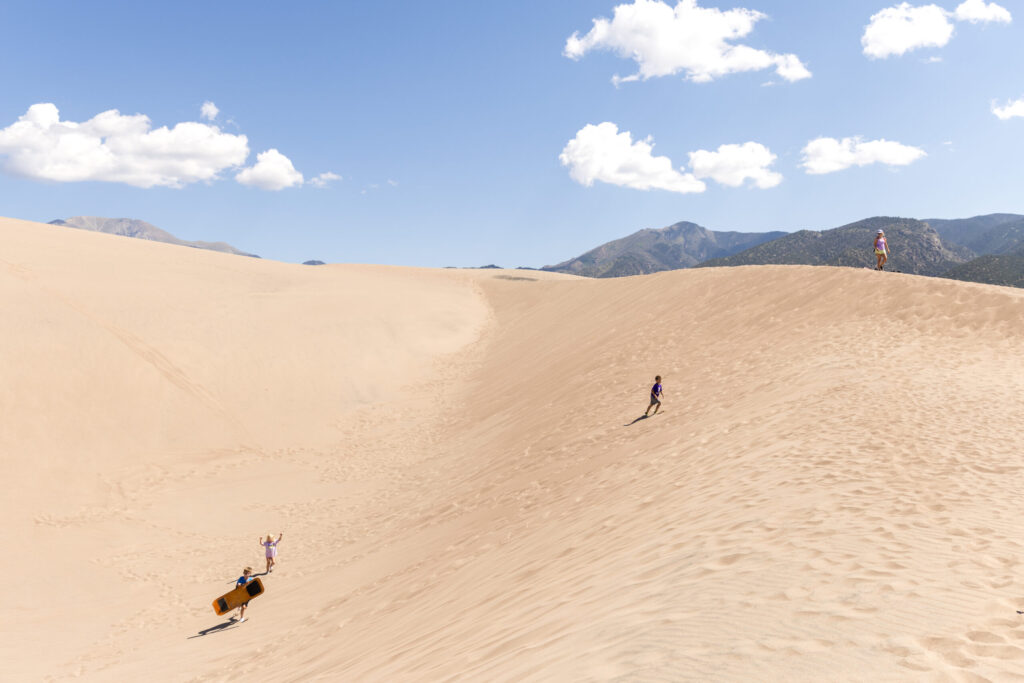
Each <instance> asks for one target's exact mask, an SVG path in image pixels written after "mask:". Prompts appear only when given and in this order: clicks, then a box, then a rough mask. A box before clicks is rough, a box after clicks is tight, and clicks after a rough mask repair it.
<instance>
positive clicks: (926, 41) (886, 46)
mask: <svg viewBox="0 0 1024 683" xmlns="http://www.w3.org/2000/svg"><path fill="white" fill-rule="evenodd" d="M948 14H949V13H948V12H946V10H944V9H942V8H941V7H939V6H938V5H923V6H921V7H912V6H911V5H910V4H909V3H906V2H904V3H901V4H900V5H898V6H896V7H887V8H886V9H883V10H882V11H881V12H878V13H877V14H873V15H872V16H871V22H870V23H869V24H868V26H867V28H865V29H864V35H863V36H861V39H860V44H861V45H862V46H863V47H864V54H866V55H867V56H868V57H874V58H876V59H880V58H885V57H891V56H892V55H902V54H904V53H905V52H909V51H910V50H916V49H917V48H921V47H942V46H943V45H945V44H946V43H948V42H949V39H950V38H952V37H953V24H952V22H950V21H949V17H948Z"/></svg>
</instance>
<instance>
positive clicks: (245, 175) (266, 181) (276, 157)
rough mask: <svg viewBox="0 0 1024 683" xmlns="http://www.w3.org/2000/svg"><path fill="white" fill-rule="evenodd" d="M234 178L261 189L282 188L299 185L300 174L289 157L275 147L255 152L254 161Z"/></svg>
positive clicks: (243, 183) (300, 180) (300, 182)
mask: <svg viewBox="0 0 1024 683" xmlns="http://www.w3.org/2000/svg"><path fill="white" fill-rule="evenodd" d="M235 180H237V181H238V182H240V183H241V184H242V185H250V186H252V187H258V188H259V189H261V190H283V189H285V188H286V187H295V186H296V185H301V184H302V174H301V173H299V172H298V171H296V170H295V166H293V165H292V160H291V159H289V158H288V157H286V156H285V155H283V154H281V153H280V152H278V151H277V150H276V149H268V150H267V151H266V152H260V153H259V154H257V155H256V163H255V164H253V165H252V166H250V167H249V168H244V169H242V170H241V172H239V173H238V175H236V176H235Z"/></svg>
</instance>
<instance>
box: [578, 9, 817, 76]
mask: <svg viewBox="0 0 1024 683" xmlns="http://www.w3.org/2000/svg"><path fill="white" fill-rule="evenodd" d="M763 18H765V15H764V14H762V13H760V12H757V11H755V10H749V9H731V10H727V11H722V10H719V9H717V8H714V7H701V6H700V5H698V4H697V0H679V2H678V3H677V4H676V6H675V7H674V8H673V7H672V6H670V5H668V4H666V3H665V2H662V1H661V0H634V2H633V4H631V5H625V4H624V5H618V6H617V7H615V10H614V15H613V17H612V19H611V20H609V19H606V18H603V17H602V18H598V19H594V21H593V27H592V28H591V29H590V31H589V32H588V33H587V34H586V35H584V36H582V37H581V36H580V35H579V33H578V32H577V33H573V34H572V36H570V37H569V39H568V40H567V41H566V43H565V50H564V54H565V56H566V57H569V58H571V59H580V58H581V57H583V56H584V55H585V54H586V53H587V52H590V51H591V50H599V49H604V50H610V51H612V52H615V53H617V54H618V55H619V56H620V57H623V58H627V59H632V60H634V61H635V62H636V63H637V65H638V67H639V70H638V71H637V73H636V74H633V75H632V76H627V77H625V78H620V77H619V76H615V77H614V78H613V79H612V81H613V82H614V83H616V84H618V83H622V82H625V81H636V80H647V79H649V78H654V77H657V76H670V75H673V74H677V73H680V72H685V74H686V78H688V79H690V80H691V81H695V82H699V83H700V82H707V81H711V80H714V79H715V78H719V77H721V76H725V75H727V74H731V73H737V72H743V71H760V70H762V69H768V68H771V67H775V71H776V73H778V75H779V76H781V77H782V78H784V79H786V80H787V81H798V80H800V79H803V78H810V76H811V72H810V71H808V70H807V67H806V66H804V64H803V63H802V62H801V61H800V59H799V58H798V57H797V56H796V55H792V54H776V53H773V52H767V51H765V50H758V49H755V48H752V47H750V46H747V45H737V44H734V43H733V42H730V41H735V40H737V39H740V38H743V37H745V36H747V35H748V34H750V32H751V31H753V30H754V25H755V24H756V23H757V22H758V21H760V20H761V19H763Z"/></svg>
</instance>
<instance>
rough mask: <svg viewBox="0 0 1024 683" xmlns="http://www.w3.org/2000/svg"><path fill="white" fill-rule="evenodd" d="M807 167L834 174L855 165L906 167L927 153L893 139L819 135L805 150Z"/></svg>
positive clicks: (810, 171)
mask: <svg viewBox="0 0 1024 683" xmlns="http://www.w3.org/2000/svg"><path fill="white" fill-rule="evenodd" d="M803 155H804V162H803V166H804V169H806V171H807V172H808V173H810V174H815V175H818V174H822V173H834V172H835V171H842V170H843V169H846V168H850V167H851V166H867V165H868V164H876V163H878V164H886V165H888V166H906V165H907V164H910V163H913V162H914V161H917V160H918V159H920V158H921V157H923V156H926V155H925V152H924V150H923V149H920V148H918V147H910V146H909V145H903V144H900V143H898V142H893V141H891V140H868V141H866V142H864V141H862V140H861V139H860V138H859V137H854V138H843V139H842V140H837V139H836V138H817V139H815V140H811V141H810V142H808V143H807V145H806V146H805V147H804V149H803Z"/></svg>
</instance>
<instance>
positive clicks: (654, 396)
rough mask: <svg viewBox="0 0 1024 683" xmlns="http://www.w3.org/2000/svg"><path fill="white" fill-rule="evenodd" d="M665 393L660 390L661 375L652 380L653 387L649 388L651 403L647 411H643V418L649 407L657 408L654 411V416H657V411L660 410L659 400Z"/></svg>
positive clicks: (648, 409) (649, 408)
mask: <svg viewBox="0 0 1024 683" xmlns="http://www.w3.org/2000/svg"><path fill="white" fill-rule="evenodd" d="M664 395H665V393H664V392H663V391H662V390H661V375H658V376H657V377H655V378H654V386H653V387H651V402H650V404H648V406H647V410H645V411H644V417H647V413H649V412H650V410H651V406H657V407H656V408H655V409H654V414H655V415H657V414H658V411H659V410H661V399H662V397H663V396H664Z"/></svg>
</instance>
